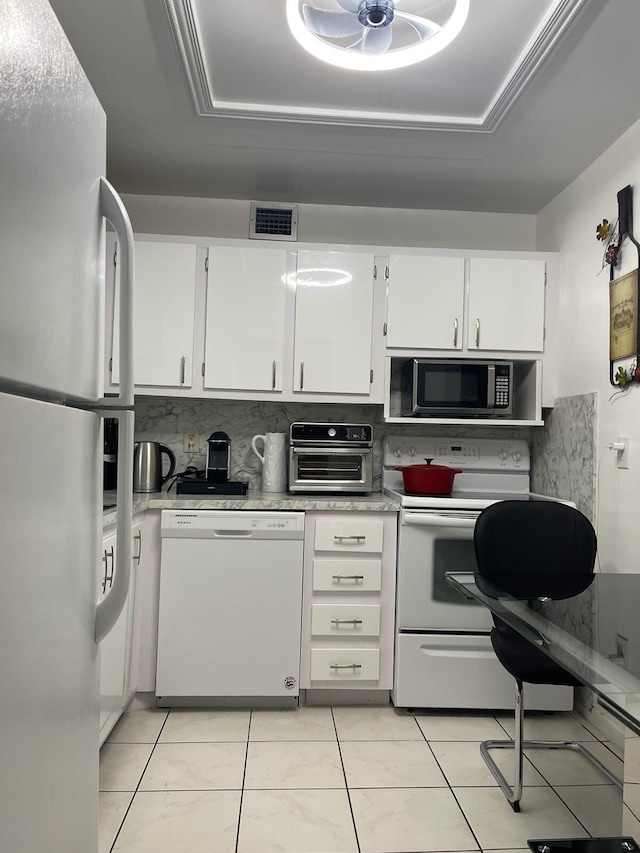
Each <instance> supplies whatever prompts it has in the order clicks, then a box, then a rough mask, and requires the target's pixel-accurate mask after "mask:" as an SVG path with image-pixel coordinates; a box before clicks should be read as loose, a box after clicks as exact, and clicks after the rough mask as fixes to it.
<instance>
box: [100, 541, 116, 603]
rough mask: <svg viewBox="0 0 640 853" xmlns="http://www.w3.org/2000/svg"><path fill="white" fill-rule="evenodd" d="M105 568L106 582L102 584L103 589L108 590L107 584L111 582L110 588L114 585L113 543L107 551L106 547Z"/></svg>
mask: <svg viewBox="0 0 640 853" xmlns="http://www.w3.org/2000/svg"><path fill="white" fill-rule="evenodd" d="M102 560H103V562H104V564H105V569H104V582H103V584H102V591H103V592H106V591H107V584H109V589H111V587H112V586H113V568H114V559H113V545H112V546H111V547H110V548H109V550H108V551H107V550H106V549H105V552H104V557H103V558H102ZM109 561H111V572H109Z"/></svg>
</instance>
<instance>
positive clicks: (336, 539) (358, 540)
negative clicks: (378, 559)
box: [333, 535, 367, 542]
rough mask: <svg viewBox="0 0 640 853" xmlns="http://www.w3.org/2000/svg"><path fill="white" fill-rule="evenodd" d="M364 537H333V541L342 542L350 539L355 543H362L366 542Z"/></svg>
mask: <svg viewBox="0 0 640 853" xmlns="http://www.w3.org/2000/svg"><path fill="white" fill-rule="evenodd" d="M366 538H367V537H366V536H339V535H338V536H334V537H333V539H334V541H335V542H342V540H343V539H352V540H355V541H356V542H364V541H365V540H366Z"/></svg>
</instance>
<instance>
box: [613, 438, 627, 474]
mask: <svg viewBox="0 0 640 853" xmlns="http://www.w3.org/2000/svg"><path fill="white" fill-rule="evenodd" d="M616 444H617V445H622V449H620V450H618V458H617V459H616V464H617V466H618V468H628V467H629V439H628V438H616Z"/></svg>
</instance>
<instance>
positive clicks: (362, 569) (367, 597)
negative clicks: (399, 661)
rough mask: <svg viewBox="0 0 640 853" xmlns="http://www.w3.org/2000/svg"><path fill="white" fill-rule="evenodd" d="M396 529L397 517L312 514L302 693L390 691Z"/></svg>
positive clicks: (308, 527)
mask: <svg viewBox="0 0 640 853" xmlns="http://www.w3.org/2000/svg"><path fill="white" fill-rule="evenodd" d="M396 524H397V517H396V513H377V512H376V513H374V512H308V513H307V514H306V522H305V560H304V593H303V614H302V660H301V666H300V686H301V687H302V688H304V689H307V690H309V689H311V690H312V689H314V688H318V689H332V688H351V689H369V690H376V689H378V690H390V689H391V688H392V686H393V643H394V612H395V571H396Z"/></svg>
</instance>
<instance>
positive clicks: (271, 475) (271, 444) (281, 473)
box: [251, 432, 287, 492]
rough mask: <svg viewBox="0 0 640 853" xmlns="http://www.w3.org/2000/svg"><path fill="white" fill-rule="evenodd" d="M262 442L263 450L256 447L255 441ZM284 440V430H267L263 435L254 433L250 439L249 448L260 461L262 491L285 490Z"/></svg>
mask: <svg viewBox="0 0 640 853" xmlns="http://www.w3.org/2000/svg"><path fill="white" fill-rule="evenodd" d="M259 441H261V442H262V443H263V452H262V453H260V451H259V450H258V448H257V446H256V445H257V443H258V442H259ZM286 441H287V434H286V433H284V432H267V433H265V434H264V435H254V436H253V438H252V439H251V449H252V450H253V452H254V453H255V454H256V456H257V457H258V459H259V460H260V461H261V462H262V491H263V492H286V490H287V465H286Z"/></svg>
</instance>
